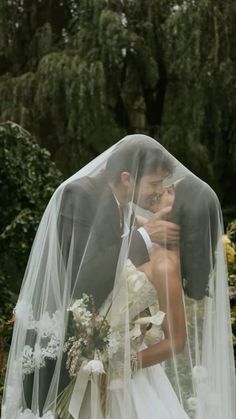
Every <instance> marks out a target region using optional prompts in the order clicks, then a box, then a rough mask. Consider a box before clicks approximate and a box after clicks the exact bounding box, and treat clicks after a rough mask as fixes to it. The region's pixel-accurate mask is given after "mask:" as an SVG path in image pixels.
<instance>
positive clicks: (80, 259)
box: [24, 175, 149, 413]
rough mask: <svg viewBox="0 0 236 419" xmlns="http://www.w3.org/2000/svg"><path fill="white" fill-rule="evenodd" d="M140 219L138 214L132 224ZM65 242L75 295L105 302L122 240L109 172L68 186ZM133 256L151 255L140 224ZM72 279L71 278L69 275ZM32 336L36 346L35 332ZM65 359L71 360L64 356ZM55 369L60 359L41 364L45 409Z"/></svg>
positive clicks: (27, 383)
mask: <svg viewBox="0 0 236 419" xmlns="http://www.w3.org/2000/svg"><path fill="white" fill-rule="evenodd" d="M133 222H134V217H132V220H131V224H132V223H133ZM58 233H59V245H60V247H61V254H62V258H63V263H65V266H66V268H69V266H70V267H71V263H70V258H71V256H72V290H73V288H74V286H75V289H74V293H73V297H74V298H79V297H80V296H81V295H82V293H86V294H88V295H90V294H91V295H93V298H94V301H95V303H96V305H97V307H99V306H100V305H101V304H102V302H103V301H104V300H105V298H106V297H107V295H108V294H109V292H110V291H111V290H112V288H113V283H114V279H115V272H116V266H117V262H118V257H119V252H120V248H121V242H122V238H121V235H122V229H121V226H120V213H119V208H118V204H117V202H116V200H115V198H114V195H113V193H112V191H111V188H110V187H109V185H108V183H107V181H106V179H105V176H104V175H98V176H97V177H94V178H92V177H91V178H90V177H84V178H81V179H79V180H76V181H74V182H72V183H70V184H69V185H67V186H66V187H65V190H64V192H63V196H62V201H61V205H60V209H59V219H58ZM129 257H130V258H131V260H132V261H133V263H134V264H135V265H137V266H138V265H140V264H142V263H144V262H146V261H147V260H149V257H148V252H147V249H146V245H145V243H144V241H143V239H142V237H141V235H140V233H139V232H137V230H136V229H135V228H134V229H133V232H132V238H131V240H130V248H129ZM65 280H66V279H65ZM30 335H31V343H32V346H33V342H34V336H33V335H32V334H30ZM63 364H65V359H63ZM54 368H55V361H54V360H47V361H46V366H45V367H44V368H41V369H40V382H41V383H42V385H41V388H42V390H41V392H40V395H39V397H40V400H39V406H40V413H42V409H43V406H44V403H45V400H46V397H47V393H48V388H49V386H50V383H51V379H52V376H53V372H54ZM61 371H62V374H61V379H60V384H59V393H60V391H61V390H62V389H63V388H64V387H65V386H66V385H67V384H68V382H69V381H70V378H69V376H68V371H67V369H66V368H65V365H64V367H63V366H62V368H61ZM33 379H34V375H33V374H29V375H26V377H25V380H24V389H25V398H26V403H27V405H28V406H29V407H30V406H31V398H32V388H33Z"/></svg>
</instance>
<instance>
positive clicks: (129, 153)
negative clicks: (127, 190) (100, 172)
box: [106, 137, 174, 182]
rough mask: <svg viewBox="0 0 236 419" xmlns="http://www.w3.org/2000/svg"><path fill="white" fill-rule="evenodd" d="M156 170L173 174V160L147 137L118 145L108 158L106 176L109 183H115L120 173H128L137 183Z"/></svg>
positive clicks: (127, 140)
mask: <svg viewBox="0 0 236 419" xmlns="http://www.w3.org/2000/svg"><path fill="white" fill-rule="evenodd" d="M157 169H161V170H163V172H165V173H167V174H171V173H173V171H174V162H173V159H172V158H171V157H169V155H167V152H165V151H164V150H163V149H162V148H161V147H160V146H159V145H158V143H157V142H155V141H154V140H151V139H149V138H148V137H144V138H132V139H130V140H129V139H126V140H125V141H124V142H123V141H121V142H120V143H118V145H117V147H116V148H115V149H114V151H113V152H112V154H111V156H110V157H109V158H108V161H107V164H106V176H107V179H108V181H109V182H117V181H119V180H120V174H121V173H122V172H129V173H130V174H131V175H132V176H133V177H134V178H135V179H136V181H137V182H138V181H139V180H140V179H141V178H142V177H143V176H145V175H151V174H152V173H154V172H155V171H156V170H157Z"/></svg>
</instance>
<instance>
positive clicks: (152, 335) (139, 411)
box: [79, 260, 189, 419]
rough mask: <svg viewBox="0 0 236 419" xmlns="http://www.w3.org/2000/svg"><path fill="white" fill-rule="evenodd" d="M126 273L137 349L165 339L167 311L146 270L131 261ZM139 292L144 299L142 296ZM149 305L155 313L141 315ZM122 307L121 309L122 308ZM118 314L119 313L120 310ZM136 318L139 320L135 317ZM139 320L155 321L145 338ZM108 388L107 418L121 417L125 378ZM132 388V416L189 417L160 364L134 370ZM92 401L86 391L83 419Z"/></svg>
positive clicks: (133, 341) (142, 418)
mask: <svg viewBox="0 0 236 419" xmlns="http://www.w3.org/2000/svg"><path fill="white" fill-rule="evenodd" d="M123 275H124V276H125V277H126V280H127V285H128V297H129V318H130V321H131V323H132V328H131V329H130V339H131V346H132V348H133V349H134V350H136V351H138V350H141V349H144V348H145V347H147V346H148V345H150V344H152V343H154V342H155V343H156V342H158V341H159V340H161V339H162V338H163V332H162V329H161V323H162V321H163V320H164V317H165V313H163V312H161V311H160V310H159V307H158V296H157V294H156V290H155V288H154V287H153V285H152V284H151V282H150V281H149V280H148V278H147V276H146V275H145V274H144V273H143V272H140V271H138V270H137V269H136V268H135V266H134V265H133V264H132V263H131V261H130V260H127V262H126V265H125V268H124V271H123ZM140 293H141V295H142V298H140ZM110 301H111V296H109V297H108V298H107V300H106V302H105V304H104V305H103V307H102V309H101V314H104V313H106V311H107V308H108V307H109V305H110ZM147 307H150V311H151V313H152V314H153V315H152V316H148V317H143V316H142V317H139V316H140V313H142V312H144V310H145V309H146V308H147ZM120 310H122V307H121V308H120ZM118 317H119V313H117V318H118ZM108 318H109V315H108ZM136 318H137V320H134V319H136ZM133 320H134V322H133ZM140 323H141V324H145V323H146V324H147V323H152V328H151V330H150V331H147V332H146V333H145V335H144V337H143V338H142V339H140V335H141V328H140ZM107 391H109V393H110V394H109V396H110V398H111V399H112V401H111V403H110V406H111V409H112V411H111V412H108V415H107V416H106V417H107V418H109V419H121V418H122V409H123V391H122V381H121V380H119V378H117V379H114V380H113V381H111V383H110V385H109V388H108V389H107ZM130 391H131V394H130V399H131V416H130V419H146V418H148V419H189V416H188V415H187V414H186V413H185V411H184V409H183V407H182V406H181V404H180V402H179V400H178V398H177V396H176V393H175V391H174V389H173V387H172V385H171V383H170V381H169V379H168V378H167V375H166V373H165V371H164V369H163V367H162V366H161V365H160V364H158V365H155V366H152V367H149V368H145V369H140V370H138V371H137V372H135V373H134V375H133V378H132V380H131V386H130ZM90 403H91V400H90V397H89V394H88V393H87V395H86V398H85V399H84V402H83V406H82V409H81V412H80V416H79V417H80V418H81V419H89V418H90V417H91V416H90V411H91V404H90ZM102 418H103V416H102V414H101V419H102ZM99 419H100V418H99Z"/></svg>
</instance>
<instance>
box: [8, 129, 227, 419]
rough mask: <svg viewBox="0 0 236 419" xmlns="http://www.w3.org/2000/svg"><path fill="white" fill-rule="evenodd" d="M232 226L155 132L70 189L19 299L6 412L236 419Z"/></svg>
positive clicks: (14, 415) (64, 418)
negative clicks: (226, 247) (226, 237)
mask: <svg viewBox="0 0 236 419" xmlns="http://www.w3.org/2000/svg"><path fill="white" fill-rule="evenodd" d="M171 185H175V186H171ZM222 231H223V230H222V220H221V213H220V209H219V204H218V200H217V198H216V196H215V194H214V192H213V191H212V190H211V189H210V188H209V187H208V185H206V184H205V183H204V182H202V181H201V180H200V179H198V178H197V177H195V176H194V175H192V174H191V173H190V172H189V171H188V170H187V169H186V168H185V167H183V166H182V165H181V164H180V163H179V162H178V161H177V160H176V159H175V158H174V157H173V156H171V155H170V154H169V153H168V152H167V151H166V150H165V149H164V148H163V147H162V146H161V145H160V144H159V143H158V142H156V141H155V140H153V139H151V138H150V137H147V136H144V135H138V134H137V135H132V136H128V137H125V138H124V139H122V140H121V141H119V142H118V143H117V144H116V145H114V146H113V147H111V148H110V149H108V150H107V151H105V152H104V153H103V154H101V155H100V156H99V157H97V158H96V159H95V160H93V161H92V162H90V163H89V164H88V165H87V166H85V167H84V168H83V169H81V170H80V171H79V172H78V173H76V174H75V175H74V176H72V177H71V178H70V179H68V180H67V181H65V182H64V183H63V184H62V185H60V187H59V188H58V189H57V190H56V192H55V193H54V195H53V196H52V198H51V200H50V202H49V204H48V206H47V208H46V210H45V213H44V215H43V218H42V220H41V223H40V226H39V229H38V232H37V235H36V238H35V241H34V245H33V248H32V251H31V255H30V258H29V262H28V265H27V269H26V273H25V277H24V280H23V284H22V288H21V292H20V295H19V299H18V303H17V305H16V308H15V318H16V321H15V326H14V333H13V338H12V345H11V350H10V354H9V360H8V368H7V374H6V382H5V391H4V398H3V404H2V417H3V418H4V419H39V418H43V419H46V418H47V419H54V418H58V419H71V418H80V419H90V418H91V419H95V418H96V419H121V418H122V419H144V418H147V417H148V418H150V419H154V418H155V419H156V418H157V419H188V418H194V419H212V418H214V419H222V418H224V419H235V407H234V397H235V393H234V388H235V387H234V376H235V375H234V374H235V372H234V362H233V352H232V340H231V330H230V321H229V303H228V293H227V278H226V271H225V259H224V252H223V248H222V242H221V235H222Z"/></svg>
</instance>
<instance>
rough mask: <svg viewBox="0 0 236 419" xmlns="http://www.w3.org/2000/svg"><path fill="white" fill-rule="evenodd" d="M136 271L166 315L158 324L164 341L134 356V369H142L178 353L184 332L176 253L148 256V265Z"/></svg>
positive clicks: (182, 347)
mask: <svg viewBox="0 0 236 419" xmlns="http://www.w3.org/2000/svg"><path fill="white" fill-rule="evenodd" d="M140 270H142V271H144V272H145V273H146V275H147V276H148V277H149V279H150V280H151V282H152V283H153V285H154V286H155V288H156V290H157V295H158V300H159V305H160V310H162V311H163V312H165V313H166V316H165V319H164V322H163V324H162V328H163V331H164V336H165V338H164V339H163V340H162V341H161V342H158V343H156V344H154V345H152V346H150V347H149V348H147V349H145V350H143V351H141V352H139V353H138V354H137V356H138V365H139V366H140V367H141V368H146V367H149V366H151V365H154V364H157V363H160V362H162V361H165V360H166V359H168V358H170V357H172V356H174V354H175V353H179V352H182V351H183V350H184V346H185V340H186V328H185V315H184V306H183V300H182V282H181V275H180V264H179V256H178V253H177V252H176V251H173V250H165V249H158V250H156V251H154V252H153V253H152V255H151V260H150V262H148V263H146V264H144V265H142V267H140Z"/></svg>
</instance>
